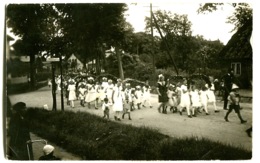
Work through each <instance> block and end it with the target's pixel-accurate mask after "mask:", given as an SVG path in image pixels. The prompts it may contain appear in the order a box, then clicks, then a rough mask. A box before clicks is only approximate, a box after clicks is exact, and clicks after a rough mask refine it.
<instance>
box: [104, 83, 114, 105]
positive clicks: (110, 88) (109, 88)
mask: <svg viewBox="0 0 260 163" xmlns="http://www.w3.org/2000/svg"><path fill="white" fill-rule="evenodd" d="M113 90H114V84H110V85H108V86H107V89H106V90H105V92H106V96H107V98H108V100H109V101H110V102H111V101H112V93H113Z"/></svg>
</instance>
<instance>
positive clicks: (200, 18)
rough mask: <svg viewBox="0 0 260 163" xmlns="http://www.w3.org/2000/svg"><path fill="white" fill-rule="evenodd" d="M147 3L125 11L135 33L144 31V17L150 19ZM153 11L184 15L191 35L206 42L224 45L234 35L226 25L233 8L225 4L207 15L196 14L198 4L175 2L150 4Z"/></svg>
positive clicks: (129, 4)
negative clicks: (200, 36)
mask: <svg viewBox="0 0 260 163" xmlns="http://www.w3.org/2000/svg"><path fill="white" fill-rule="evenodd" d="M149 5H150V4H149V3H135V4H131V3H128V8H129V10H128V11H127V15H128V16H126V19H127V21H128V22H129V23H130V24H132V26H133V27H134V29H135V32H140V31H144V28H145V22H144V19H145V17H146V16H147V17H150V8H149ZM152 5H153V11H156V10H166V11H170V12H171V13H172V14H174V13H177V14H186V15H188V19H189V21H191V22H192V27H191V29H192V34H193V35H202V36H204V38H205V39H208V40H217V39H219V40H220V41H221V42H223V43H224V44H226V43H227V42H228V40H229V39H230V38H231V36H232V35H233V34H234V33H230V31H231V30H232V29H233V28H234V25H232V24H229V23H226V21H227V17H228V16H230V15H232V13H233V11H234V8H233V7H232V6H231V5H229V4H226V5H224V6H223V7H221V8H220V9H219V10H217V11H214V12H212V13H207V14H198V13H197V9H198V8H199V3H191V2H186V3H177V2H161V3H152Z"/></svg>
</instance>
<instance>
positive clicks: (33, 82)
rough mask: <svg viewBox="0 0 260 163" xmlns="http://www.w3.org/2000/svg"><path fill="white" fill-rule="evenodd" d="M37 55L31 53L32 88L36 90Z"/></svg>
mask: <svg viewBox="0 0 260 163" xmlns="http://www.w3.org/2000/svg"><path fill="white" fill-rule="evenodd" d="M35 74H36V71H35V55H34V54H33V55H30V89H32V90H34V89H35V86H36V80H35Z"/></svg>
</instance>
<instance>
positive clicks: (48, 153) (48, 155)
mask: <svg viewBox="0 0 260 163" xmlns="http://www.w3.org/2000/svg"><path fill="white" fill-rule="evenodd" d="M54 149H55V148H54V147H53V146H52V145H45V146H44V147H43V154H44V155H43V156H41V157H40V158H39V160H61V159H60V158H58V157H56V156H54V155H53V154H54Z"/></svg>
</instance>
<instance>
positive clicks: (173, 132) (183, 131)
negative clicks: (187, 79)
mask: <svg viewBox="0 0 260 163" xmlns="http://www.w3.org/2000/svg"><path fill="white" fill-rule="evenodd" d="M151 99H152V100H151V101H152V105H153V108H149V107H145V108H142V109H140V110H135V111H133V112H131V117H132V120H128V118H125V119H123V120H122V121H120V122H119V123H124V124H129V125H133V126H145V127H149V128H153V129H157V130H159V131H160V132H161V133H164V134H166V135H169V136H171V137H177V138H183V137H191V136H193V137H197V138H202V137H203V138H207V139H210V140H213V141H218V142H221V143H224V144H230V145H232V146H236V147H241V148H243V149H246V150H250V151H251V150H252V138H249V137H248V136H247V134H246V132H245V130H246V129H247V128H249V127H250V126H251V125H252V104H251V103H242V104H241V106H242V107H243V110H242V111H241V114H242V116H243V117H244V119H246V120H247V123H245V124H240V121H239V119H238V117H237V115H236V114H235V113H234V112H233V113H231V114H230V116H229V120H230V122H226V121H225V120H224V115H225V113H226V111H225V110H223V109H222V106H223V103H222V102H217V108H218V109H220V112H219V113H215V112H214V110H213V106H211V105H209V113H210V115H206V114H205V113H201V114H199V115H198V116H197V117H193V118H189V117H188V116H187V115H186V113H185V112H184V113H183V115H182V116H181V115H180V114H179V113H170V112H169V111H168V114H162V113H158V110H157V106H158V104H157V95H152V97H151ZM10 100H11V102H12V104H15V103H16V102H18V101H23V102H25V103H26V104H27V106H28V107H43V105H45V104H47V105H48V107H49V109H51V108H52V95H51V88H48V87H44V88H42V89H39V90H37V91H35V92H29V93H24V94H18V95H11V96H10ZM64 106H65V111H66V110H72V111H86V112H89V113H91V114H96V115H100V116H103V112H102V110H101V109H98V110H95V109H94V106H93V104H92V105H91V109H88V108H87V107H84V108H83V107H81V106H80V104H79V101H76V102H75V108H74V109H72V108H70V107H69V106H67V105H66V100H65V104H64ZM57 108H58V110H60V108H61V107H60V94H59V93H57ZM113 114H114V113H113V112H111V116H110V117H111V120H113ZM126 117H127V116H126Z"/></svg>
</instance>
